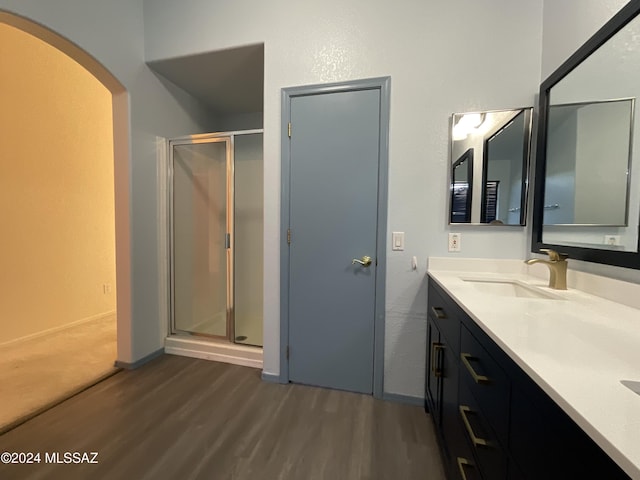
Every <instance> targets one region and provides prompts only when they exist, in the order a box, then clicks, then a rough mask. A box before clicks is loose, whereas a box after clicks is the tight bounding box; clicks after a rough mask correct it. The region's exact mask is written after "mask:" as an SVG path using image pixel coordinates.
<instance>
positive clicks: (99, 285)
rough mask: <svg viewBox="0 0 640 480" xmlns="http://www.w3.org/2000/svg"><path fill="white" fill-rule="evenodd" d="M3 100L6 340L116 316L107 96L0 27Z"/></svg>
mask: <svg viewBox="0 0 640 480" xmlns="http://www.w3.org/2000/svg"><path fill="white" fill-rule="evenodd" d="M0 98H1V99H2V102H1V103H2V108H0V139H1V141H0V219H1V222H2V236H1V237H0V266H1V267H0V343H4V342H7V341H10V340H13V339H15V338H20V337H23V336H27V335H31V334H33V333H36V332H39V331H42V330H47V329H52V328H56V327H60V326H62V325H65V324H68V323H72V322H76V321H80V320H83V319H87V318H91V317H94V316H97V315H100V314H104V313H107V312H112V311H114V310H115V298H116V297H115V253H114V252H115V239H114V237H115V234H114V198H113V185H114V183H113V127H112V110H111V107H112V106H111V94H110V92H109V91H108V90H107V89H106V88H105V87H104V86H102V84H101V83H100V82H98V81H97V80H96V79H95V78H94V77H93V76H92V75H91V74H89V73H88V72H87V71H86V70H84V69H83V68H82V67H80V66H79V65H78V64H77V63H75V62H74V61H73V60H71V59H70V58H69V57H67V56H66V55H64V54H62V53H61V52H59V51H58V50H56V49H54V48H53V47H51V46H49V45H47V44H45V43H44V42H42V41H40V40H38V39H36V38H35V37H32V36H30V35H28V34H26V33H23V32H21V31H19V30H17V29H14V28H13V27H10V26H8V25H4V24H0ZM104 284H108V285H110V286H111V292H110V293H107V294H105V293H104V291H103V285H104Z"/></svg>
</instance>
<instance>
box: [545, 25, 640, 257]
mask: <svg viewBox="0 0 640 480" xmlns="http://www.w3.org/2000/svg"><path fill="white" fill-rule="evenodd" d="M639 35H640V19H638V18H636V19H634V20H632V21H631V22H629V23H628V24H627V25H626V26H625V27H623V28H622V29H621V30H620V31H618V32H617V33H616V34H615V35H614V36H612V37H611V38H610V39H609V40H607V41H606V42H605V43H604V44H603V45H601V46H600V47H599V48H598V49H596V50H595V51H593V52H592V53H591V54H590V55H589V56H588V57H586V58H585V59H584V60H583V61H582V62H581V63H580V64H579V65H577V66H576V67H575V68H574V69H572V70H571V71H569V72H568V73H567V74H566V75H565V76H564V77H561V78H560V80H559V81H557V82H556V83H553V84H552V85H551V87H550V88H549V89H547V90H544V91H541V97H542V100H543V101H544V95H548V100H547V102H548V103H547V115H546V125H545V126H546V142H545V145H544V146H545V148H546V158H545V164H546V170H545V173H544V187H545V188H544V197H543V201H542V203H543V206H542V209H543V213H542V219H543V221H542V235H541V237H542V238H541V240H542V242H543V243H544V244H553V245H566V246H578V247H587V248H595V249H601V250H615V251H628V252H637V251H638V224H639V219H640V177H639V176H638V175H639V174H638V172H640V160H639V157H640V155H639V153H638V148H640V147H638V145H635V146H634V145H633V143H634V142H635V141H636V139H638V138H639V136H638V132H637V130H636V129H637V128H638V125H637V124H638V122H635V121H634V102H635V98H636V97H637V96H638V95H639V94H640V83H639V82H638V77H639V73H638V68H639V67H640V45H639V44H638V42H637V41H636V39H637V38H638V36H639ZM546 92H548V94H547V93H546ZM538 208H540V207H538Z"/></svg>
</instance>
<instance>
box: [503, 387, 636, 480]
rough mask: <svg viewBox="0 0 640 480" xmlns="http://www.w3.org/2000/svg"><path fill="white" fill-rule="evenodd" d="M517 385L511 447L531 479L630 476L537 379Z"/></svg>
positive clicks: (615, 478) (611, 479)
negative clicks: (536, 382) (549, 394)
mask: <svg viewBox="0 0 640 480" xmlns="http://www.w3.org/2000/svg"><path fill="white" fill-rule="evenodd" d="M518 387H519V388H517V389H516V388H514V389H513V399H512V403H511V425H510V427H511V432H510V436H509V443H510V445H509V446H510V450H511V453H512V457H513V459H514V460H515V461H516V462H517V463H518V466H519V467H520V469H521V471H522V473H523V475H524V476H525V477H526V478H527V479H530V480H538V479H541V478H544V479H545V480H566V479H573V478H585V479H586V478H593V479H603V480H604V479H606V480H628V479H629V477H628V476H627V475H626V474H625V473H624V472H623V471H622V470H621V469H620V467H619V466H618V465H616V464H615V462H614V461H613V460H611V458H610V457H609V456H608V455H607V454H606V453H604V452H603V451H602V449H600V447H598V446H597V445H596V444H595V442H594V441H593V440H592V439H591V438H589V436H588V435H587V434H586V433H585V432H584V431H583V430H582V429H581V428H580V427H579V426H578V425H576V424H575V422H574V421H573V420H571V418H569V416H568V415H567V414H566V413H564V412H563V411H562V409H561V408H560V407H559V406H558V405H557V404H556V403H555V402H554V401H553V400H551V399H550V398H549V397H548V396H547V395H546V394H545V393H544V392H542V390H540V388H539V387H538V386H536V385H534V384H533V381H528V382H520V384H519V385H518Z"/></svg>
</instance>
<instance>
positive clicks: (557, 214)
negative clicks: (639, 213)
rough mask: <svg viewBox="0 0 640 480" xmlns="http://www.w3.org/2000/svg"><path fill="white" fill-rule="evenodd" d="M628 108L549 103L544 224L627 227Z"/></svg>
mask: <svg viewBox="0 0 640 480" xmlns="http://www.w3.org/2000/svg"><path fill="white" fill-rule="evenodd" d="M551 101H553V99H551ZM633 104H634V100H633V99H622V100H610V101H599V102H583V103H570V104H559V105H557V104H551V105H549V111H548V127H547V159H548V161H547V171H546V178H545V191H544V198H545V202H544V203H545V206H544V225H545V226H546V225H564V226H577V225H580V226H587V225H590V226H611V227H626V226H627V212H628V208H627V206H628V201H629V182H628V180H629V169H630V167H631V141H632V138H633V136H632V135H633V132H632V130H633Z"/></svg>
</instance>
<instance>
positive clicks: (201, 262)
mask: <svg viewBox="0 0 640 480" xmlns="http://www.w3.org/2000/svg"><path fill="white" fill-rule="evenodd" d="M230 152H231V149H230V139H229V138H228V137H220V138H214V139H208V140H206V143H204V142H202V143H192V142H189V143H186V142H185V143H183V144H172V145H171V167H172V177H173V193H172V215H171V218H172V229H171V230H172V232H173V238H172V292H173V302H172V305H173V312H172V314H173V322H172V323H173V331H174V333H180V332H187V333H191V334H199V335H208V336H215V337H225V338H226V337H227V336H228V332H229V325H230V324H231V321H232V318H231V315H232V313H231V312H232V308H233V306H232V303H233V298H232V295H231V289H230V285H232V270H231V259H232V258H233V257H232V252H231V245H230V240H229V235H230V234H231V233H232V229H233V224H232V223H233V217H232V216H231V215H230V214H229V212H230V211H233V208H232V205H229V203H230V202H231V201H232V199H233V195H232V192H231V191H230V190H231V188H230V186H231V185H233V183H232V179H233V169H232V165H231V158H230V157H231V155H230Z"/></svg>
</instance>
